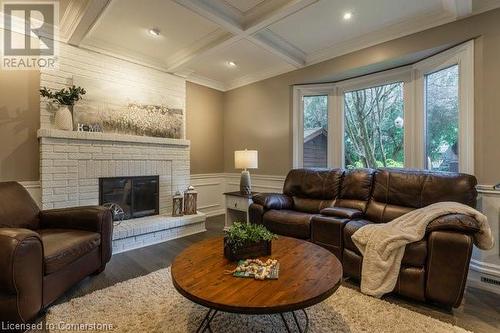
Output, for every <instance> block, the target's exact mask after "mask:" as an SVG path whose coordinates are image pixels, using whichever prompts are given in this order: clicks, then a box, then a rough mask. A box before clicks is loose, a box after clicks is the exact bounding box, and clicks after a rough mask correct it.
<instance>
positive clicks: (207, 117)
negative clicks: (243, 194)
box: [186, 82, 224, 174]
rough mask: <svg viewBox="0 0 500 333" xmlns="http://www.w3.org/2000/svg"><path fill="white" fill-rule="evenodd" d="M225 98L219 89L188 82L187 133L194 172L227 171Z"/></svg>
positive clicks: (192, 172) (192, 171)
mask: <svg viewBox="0 0 500 333" xmlns="http://www.w3.org/2000/svg"><path fill="white" fill-rule="evenodd" d="M223 98H224V94H223V93H222V92H220V91H218V90H215V89H211V88H207V87H204V86H200V85H198V84H196V83H192V82H187V83H186V137H187V138H188V139H189V140H191V174H199V173H214V172H223V171H224V137H223V123H224V121H223V107H224V105H223Z"/></svg>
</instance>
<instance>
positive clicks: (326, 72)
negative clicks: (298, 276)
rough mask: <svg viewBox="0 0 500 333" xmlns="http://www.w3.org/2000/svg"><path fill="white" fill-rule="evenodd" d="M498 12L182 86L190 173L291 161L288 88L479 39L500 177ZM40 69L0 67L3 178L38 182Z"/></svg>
mask: <svg viewBox="0 0 500 333" xmlns="http://www.w3.org/2000/svg"><path fill="white" fill-rule="evenodd" d="M498 22H500V10H495V11H491V12H487V13H484V14H482V15H478V16H474V17H471V18H468V19H465V20H462V21H458V22H454V23H450V24H447V25H444V26H441V27H437V28H433V29H431V30H427V31H424V32H420V33H417V34H414V35H411V36H407V37H403V38H399V39H396V40H393V41H390V42H386V43H383V44H380V45H377V46H374V47H370V48H367V49H364V50H360V51H357V52H354V53H351V54H348V55H345V56H341V57H338V58H335V59H331V60H328V61H325V62H323V63H320V64H317V65H313V66H309V67H306V68H303V69H300V70H296V71H293V72H290V73H286V74H283V75H281V76H278V77H275V78H271V79H267V80H264V81H261V82H257V83H254V84H251V85H248V86H245V87H241V88H238V89H235V90H232V91H229V92H226V93H222V92H219V91H217V90H214V89H210V88H206V87H203V86H200V85H197V84H194V83H190V82H188V83H187V89H186V111H187V113H186V117H187V121H186V134H187V137H188V139H190V140H191V173H193V174H199V173H212V172H224V171H225V172H233V171H236V170H234V168H233V167H234V165H233V151H234V150H238V149H244V148H248V149H257V150H259V154H260V156H259V169H258V170H255V171H254V173H259V174H268V175H284V174H286V172H287V171H288V170H289V169H290V168H291V166H292V144H291V142H292V141H291V138H292V132H291V113H292V110H291V85H293V84H299V83H310V82H325V81H335V80H340V79H344V78H346V77H350V76H354V75H359V74H363V73H368V72H373V71H375V70H379V69H382V68H386V67H391V66H394V65H396V64H401V63H404V62H408V61H409V60H410V59H414V60H415V58H418V57H421V56H422V55H425V54H428V53H430V52H435V51H436V50H437V49H440V48H443V47H445V46H449V45H453V44H457V43H460V42H462V41H464V40H467V39H470V38H473V37H476V38H477V39H476V48H475V56H476V59H475V63H476V71H475V112H476V115H475V131H476V135H475V153H476V162H475V169H476V175H477V176H478V178H479V181H480V182H481V183H483V184H491V183H497V182H499V181H500V168H499V167H498V165H499V164H500V150H499V149H498V145H499V144H500V131H499V130H498V128H497V127H498V124H500V90H499V89H500V24H499V23H498ZM39 80H40V78H39V73H37V72H6V71H0V147H1V150H0V180H14V179H15V180H37V179H38V157H39V153H38V144H37V140H36V130H37V129H38V128H39V97H38V87H39Z"/></svg>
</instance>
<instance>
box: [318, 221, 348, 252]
mask: <svg viewBox="0 0 500 333" xmlns="http://www.w3.org/2000/svg"><path fill="white" fill-rule="evenodd" d="M349 221H350V220H349V219H344V218H339V217H334V216H325V215H315V216H313V217H312V218H311V241H312V242H313V243H315V244H318V245H320V246H322V247H324V248H326V249H328V250H330V251H331V252H332V253H333V254H335V256H336V257H337V258H338V259H339V260H340V262H342V251H343V249H344V242H343V234H344V226H345V225H346V223H347V222H349Z"/></svg>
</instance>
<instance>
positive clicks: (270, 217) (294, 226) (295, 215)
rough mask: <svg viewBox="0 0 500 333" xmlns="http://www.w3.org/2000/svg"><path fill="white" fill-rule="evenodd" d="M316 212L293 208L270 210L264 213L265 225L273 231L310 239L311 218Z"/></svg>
mask: <svg viewBox="0 0 500 333" xmlns="http://www.w3.org/2000/svg"><path fill="white" fill-rule="evenodd" d="M313 216H314V214H308V213H302V212H297V211H293V210H274V209H272V210H269V211H267V212H266V213H265V214H264V225H265V226H266V227H267V228H268V229H269V230H271V231H272V232H274V233H276V234H279V235H283V236H290V237H295V238H302V239H309V238H310V236H311V218H312V217H313Z"/></svg>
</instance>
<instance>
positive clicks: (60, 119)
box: [40, 85, 87, 131]
mask: <svg viewBox="0 0 500 333" xmlns="http://www.w3.org/2000/svg"><path fill="white" fill-rule="evenodd" d="M86 93H87V91H85V89H83V88H82V87H77V86H74V85H73V86H71V87H69V88H63V89H60V90H55V89H48V88H47V87H43V88H42V89H40V96H42V97H45V98H47V99H49V101H50V102H52V103H56V104H58V105H59V109H58V110H57V112H56V116H55V121H54V122H55V124H56V127H57V128H59V129H63V130H68V131H70V130H73V106H74V105H75V103H76V102H77V101H79V100H80V99H81V98H82V96H83V95H85V94H86Z"/></svg>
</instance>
